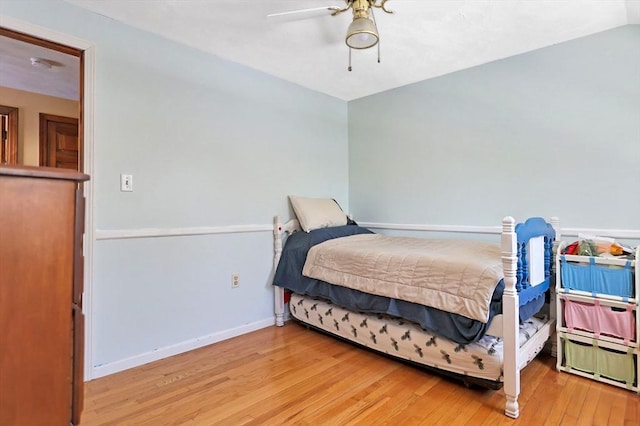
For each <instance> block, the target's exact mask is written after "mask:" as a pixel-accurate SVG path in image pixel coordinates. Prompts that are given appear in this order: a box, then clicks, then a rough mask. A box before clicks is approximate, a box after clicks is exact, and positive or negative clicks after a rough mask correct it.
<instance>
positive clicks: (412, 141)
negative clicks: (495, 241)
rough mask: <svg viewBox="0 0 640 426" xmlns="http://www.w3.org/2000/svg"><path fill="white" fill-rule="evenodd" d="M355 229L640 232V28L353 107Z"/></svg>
mask: <svg viewBox="0 0 640 426" xmlns="http://www.w3.org/2000/svg"><path fill="white" fill-rule="evenodd" d="M349 175H350V178H349V196H350V211H351V213H352V214H353V216H354V218H355V219H356V220H361V221H371V222H387V223H417V224H442V225H499V223H500V220H501V218H502V217H503V216H506V215H512V216H514V217H516V218H526V217H529V216H533V215H539V216H544V217H550V216H558V217H560V220H561V225H562V226H564V227H574V228H575V227H579V228H608V229H634V230H638V229H640V197H639V196H638V194H640V25H633V26H625V27H621V28H618V29H614V30H611V31H606V32H602V33H599V34H596V35H593V36H590V37H585V38H581V39H578V40H574V41H570V42H567V43H562V44H559V45H555V46H552V47H548V48H545V49H540V50H537V51H534V52H531V53H527V54H522V55H519V56H515V57H511V58H507V59H504V60H500V61H496V62H493V63H489V64H486V65H482V66H478V67H475V68H472V69H468V70H465V71H460V72H457V73H454V74H450V75H446V76H443V77H439V78H434V79H431V80H426V81H423V82H420V83H416V84H412V85H409V86H405V87H402V88H399V89H396V90H391V91H388V92H385V93H381V94H378V95H373V96H369V97H366V98H362V99H358V100H355V101H352V102H349Z"/></svg>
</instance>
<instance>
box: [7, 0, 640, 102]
mask: <svg viewBox="0 0 640 426" xmlns="http://www.w3.org/2000/svg"><path fill="white" fill-rule="evenodd" d="M65 1H67V2H68V3H72V4H75V5H78V6H80V7H83V8H86V9H89V10H91V11H94V12H96V13H99V14H102V15H105V16H107V17H110V18H112V19H115V20H117V21H121V22H123V23H125V24H128V25H131V26H134V27H138V28H141V29H144V30H147V31H150V32H152V33H156V34H159V35H162V36H164V37H166V38H168V39H172V40H175V41H178V42H180V43H184V44H186V45H189V46H192V47H195V48H197V49H200V50H203V51H206V52H209V53H212V54H214V55H217V56H219V57H221V58H224V59H227V60H230V61H233V62H237V63H239V64H243V65H246V66H248V67H251V68H254V69H257V70H260V71H263V72H265V73H268V74H271V75H274V76H277V77H280V78H282V79H284V80H288V81H291V82H294V83H297V84H299V85H301V86H304V87H307V88H309V89H312V90H316V91H319V92H322V93H326V94H328V95H331V96H335V97H337V98H340V99H343V100H352V99H356V98H360V97H363V96H367V95H371V94H374V93H378V92H381V91H385V90H389V89H393V88H395V87H399V86H403V85H406V84H410V83H414V82H417V81H421V80H425V79H429V78H432V77H436V76H439V75H443V74H447V73H451V72H454V71H458V70H461V69H465V68H469V67H472V66H475V65H480V64H483V63H487V62H490V61H494V60H497V59H501V58H505V57H508V56H512V55H517V54H520V53H524V52H528V51H531V50H534V49H538V48H541V47H545V46H549V45H553V44H556V43H560V42H563V41H567V40H571V39H574V38H578V37H583V36H586V35H589V34H593V33H597V32H600V31H605V30H608V29H611V28H615V27H618V26H622V25H626V24H640V0H438V1H435V0H434V1H429V0H421V1H403V0H390V1H388V2H387V4H386V7H387V8H388V9H391V10H393V11H394V13H393V14H386V13H384V12H383V11H382V10H380V9H375V18H376V20H377V24H378V31H379V33H380V39H381V43H380V44H381V56H382V62H381V63H380V64H378V63H377V49H376V48H372V49H367V50H360V51H356V50H354V51H353V53H352V65H353V71H352V72H349V71H347V65H348V51H349V49H348V48H347V47H346V45H345V43H344V35H345V32H346V29H347V26H348V25H349V22H350V20H351V15H350V12H345V13H342V14H340V15H338V16H330V14H329V12H328V11H323V10H319V11H318V10H316V11H311V12H309V13H301V14H294V15H292V16H289V17H279V18H268V17H267V15H269V14H273V13H278V12H286V11H292V10H301V9H313V8H320V7H325V6H342V7H343V6H344V4H345V2H344V1H341V0H251V1H250V0H135V1H134V0H65ZM2 52H3V51H2V50H1V49H0V54H2ZM27 59H28V58H27ZM3 61H4V58H3V57H2V56H0V65H2V62H3ZM0 71H3V69H0ZM0 84H2V83H1V81H0Z"/></svg>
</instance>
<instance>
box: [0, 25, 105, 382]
mask: <svg viewBox="0 0 640 426" xmlns="http://www.w3.org/2000/svg"><path fill="white" fill-rule="evenodd" d="M0 27H2V28H5V29H7V30H10V31H15V32H18V33H23V34H25V35H27V36H34V37H37V38H40V39H43V40H49V41H51V42H53V43H56V44H59V45H61V46H68V47H70V48H72V49H77V50H80V51H82V56H81V60H80V82H79V84H80V91H81V95H80V118H79V129H78V132H79V135H82V140H83V143H82V145H83V151H82V153H81V158H82V161H83V163H84V164H83V165H84V167H83V172H84V173H86V174H88V175H90V176H91V179H90V180H89V181H87V182H85V183H84V195H85V198H86V204H85V218H84V220H85V228H84V229H85V233H84V244H83V248H84V294H83V297H82V298H83V303H82V309H83V311H84V314H85V321H86V323H85V352H84V354H85V358H84V359H85V363H84V366H85V368H84V372H85V377H84V380H85V381H89V380H91V379H92V378H93V377H94V372H93V351H92V348H93V315H92V312H93V252H94V250H93V246H94V242H95V239H94V234H95V229H94V225H93V219H94V210H95V208H94V196H93V194H94V192H93V188H94V187H95V176H94V174H93V170H94V162H93V161H94V158H93V152H94V137H93V132H94V113H95V107H94V101H95V56H96V53H95V50H96V47H95V44H94V43H91V42H89V41H86V40H82V39H80V38H77V37H75V36H72V35H69V34H65V33H62V32H59V31H55V30H52V29H50V28H46V27H42V26H40V25H36V24H32V23H31V22H27V21H23V20H20V19H17V18H14V17H11V16H7V15H3V14H1V13H0Z"/></svg>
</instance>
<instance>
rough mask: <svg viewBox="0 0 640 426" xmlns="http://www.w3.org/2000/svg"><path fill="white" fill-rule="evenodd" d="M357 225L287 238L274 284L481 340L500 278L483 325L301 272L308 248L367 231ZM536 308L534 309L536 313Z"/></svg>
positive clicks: (495, 308)
mask: <svg viewBox="0 0 640 426" xmlns="http://www.w3.org/2000/svg"><path fill="white" fill-rule="evenodd" d="M370 233H372V232H371V231H370V230H368V229H366V228H362V227H360V226H357V225H345V226H338V227H333V228H323V229H317V230H315V231H311V232H309V233H306V232H297V233H294V234H292V235H291V236H289V238H288V239H287V241H286V243H285V245H284V249H283V251H282V256H281V258H280V262H279V264H278V267H277V268H276V273H275V277H274V285H277V286H280V287H284V288H285V289H288V290H290V291H292V292H295V293H298V294H303V295H307V296H312V297H322V298H325V299H328V300H330V301H331V302H333V303H335V304H336V305H340V306H343V307H346V308H348V309H351V310H353V311H358V312H370V313H379V314H389V315H393V316H395V317H400V318H404V319H406V320H409V321H413V322H415V323H417V324H419V325H420V326H421V327H422V328H424V329H425V330H427V331H429V332H431V333H434V334H438V335H440V336H442V337H446V338H448V339H449V340H453V341H454V342H456V343H462V344H466V343H472V342H475V341H477V340H479V339H481V338H482V337H483V336H484V334H485V332H486V330H487V327H488V325H489V324H490V323H491V320H492V319H493V317H494V316H495V315H496V314H499V313H501V311H502V292H503V290H504V284H503V283H502V281H500V283H499V284H498V285H497V286H496V289H495V291H494V293H493V297H492V300H491V308H490V313H489V321H488V322H487V323H486V324H485V323H482V322H479V321H475V320H472V319H469V318H467V317H464V316H461V315H457V314H452V313H449V312H445V311H442V310H439V309H435V308H431V307H428V306H423V305H419V304H416V303H412V302H407V301H404V300H398V299H390V298H387V297H383V296H376V295H372V294H368V293H363V292H361V291H358V290H352V289H349V288H346V287H341V286H337V285H332V284H328V283H326V282H324V281H319V280H316V279H313V278H309V277H305V276H303V275H302V268H303V266H304V262H305V260H306V259H307V252H308V251H309V249H310V248H311V247H313V246H314V245H316V244H320V243H321V242H323V241H326V240H329V239H333V238H340V237H346V236H349V235H356V234H370ZM538 309H539V308H537V309H535V312H537V310H538Z"/></svg>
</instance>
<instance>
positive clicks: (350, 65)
mask: <svg viewBox="0 0 640 426" xmlns="http://www.w3.org/2000/svg"><path fill="white" fill-rule="evenodd" d="M348 70H349V71H351V48H349V68H348Z"/></svg>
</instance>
